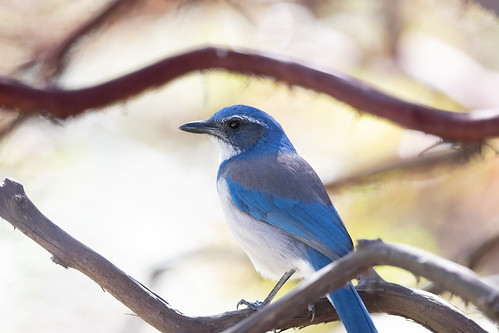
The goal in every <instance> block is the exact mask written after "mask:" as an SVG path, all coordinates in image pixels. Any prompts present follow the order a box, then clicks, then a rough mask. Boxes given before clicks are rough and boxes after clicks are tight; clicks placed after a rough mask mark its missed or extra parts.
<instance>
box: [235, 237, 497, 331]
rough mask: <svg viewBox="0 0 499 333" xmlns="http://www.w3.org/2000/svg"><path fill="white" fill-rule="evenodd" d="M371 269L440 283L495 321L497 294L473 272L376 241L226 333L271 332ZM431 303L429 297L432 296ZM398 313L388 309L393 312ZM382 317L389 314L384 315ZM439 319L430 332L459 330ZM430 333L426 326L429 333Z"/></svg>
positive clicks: (430, 255)
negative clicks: (381, 268) (383, 268)
mask: <svg viewBox="0 0 499 333" xmlns="http://www.w3.org/2000/svg"><path fill="white" fill-rule="evenodd" d="M375 265H389V266H395V267H400V268H403V269H405V270H408V271H410V272H412V273H414V274H416V275H421V276H424V277H426V278H428V279H430V280H433V281H436V282H438V283H441V284H442V285H444V286H445V288H446V289H447V290H448V291H450V292H451V293H453V294H456V295H459V296H461V297H462V298H463V299H465V300H467V301H469V302H471V303H473V304H475V305H476V306H477V307H478V309H480V310H481V311H482V312H483V313H484V314H485V315H487V316H488V317H489V318H490V319H491V320H494V321H496V322H498V321H499V290H498V289H495V288H493V287H491V286H488V285H486V284H485V283H483V282H481V281H480V279H479V278H478V277H477V276H476V274H475V273H474V272H472V271H471V270H469V269H467V268H465V267H463V266H460V265H458V264H456V263H453V262H451V261H448V260H445V259H443V258H440V257H437V256H435V255H433V254H430V253H427V252H424V251H422V250H418V249H414V248H410V247H407V246H403V245H393V244H385V243H383V242H381V241H380V240H378V241H363V242H360V243H359V246H358V248H357V250H356V251H355V252H352V253H349V254H347V255H346V256H344V257H342V258H341V259H339V260H336V261H334V262H333V263H331V264H329V265H328V266H326V267H325V268H323V269H322V270H320V271H319V272H317V273H316V274H314V275H313V276H312V277H310V278H308V279H307V280H305V281H303V282H302V283H300V284H299V285H298V286H297V287H296V288H295V289H293V290H292V291H290V292H289V293H288V294H286V295H285V296H283V297H282V298H281V299H279V300H277V301H276V302H274V303H272V304H269V305H267V306H266V307H265V308H264V309H262V310H261V311H258V312H256V313H255V314H253V315H251V316H250V317H248V318H246V319H245V320H243V321H241V322H240V323H238V324H237V325H235V326H234V327H231V328H230V329H228V330H227V331H226V333H235V332H238V333H239V332H265V331H268V330H271V329H273V328H275V327H276V326H278V325H279V319H280V318H285V317H286V316H289V315H292V314H294V313H295V312H296V310H297V309H300V308H301V307H305V306H307V304H311V303H313V301H314V299H316V298H317V297H320V296H321V295H325V294H327V293H328V292H330V291H332V290H334V289H337V288H340V287H341V286H343V285H344V283H345V281H348V280H350V279H354V278H355V277H356V276H358V275H360V274H362V273H363V272H364V271H365V270H366V269H368V268H369V267H372V266H375ZM345 277H346V279H345ZM381 286H383V284H381ZM402 288H403V287H402ZM423 295H424V296H423ZM430 295H431V294H430V293H427V294H421V295H420V296H421V297H432V296H430ZM367 299H368V298H366V301H367ZM432 299H435V298H433V297H432ZM375 304H376V303H374V304H369V305H367V304H366V306H367V307H368V309H370V310H371V306H373V305H375ZM373 310H374V309H373ZM385 310H387V309H385ZM398 310H400V308H399V309H398ZM398 310H397V309H394V311H398ZM421 310H422V309H421ZM373 312H374V311H373ZM387 312H388V313H389V311H387ZM393 314H396V313H393ZM435 314H436V313H433V314H432V315H429V314H428V313H425V314H424V315H422V316H421V317H419V318H414V320H415V321H417V322H418V323H421V324H422V322H421V321H418V319H422V320H423V321H424V320H428V321H430V320H431V318H430V317H431V316H433V315H435ZM445 316H446V317H441V315H438V316H437V317H436V318H437V319H436V322H437V323H439V324H440V325H441V326H440V329H438V330H436V331H437V332H443V331H445V332H447V331H448V332H459V331H461V329H462V327H461V329H456V327H452V328H450V326H449V325H452V323H451V321H452V320H451V321H449V322H447V319H450V318H448V317H449V313H447V312H445ZM473 324H474V323H473ZM423 325H424V324H423ZM474 325H476V324H474ZM428 326H430V325H428ZM428 326H427V327H428ZM446 327H447V328H446ZM434 328H435V327H431V329H432V330H433V329H434ZM468 330H471V328H467V329H465V330H464V331H468Z"/></svg>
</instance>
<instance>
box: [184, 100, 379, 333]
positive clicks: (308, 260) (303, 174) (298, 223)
mask: <svg viewBox="0 0 499 333" xmlns="http://www.w3.org/2000/svg"><path fill="white" fill-rule="evenodd" d="M180 129H181V130H183V131H187V132H191V133H205V134H209V135H210V136H211V137H212V138H213V139H214V141H215V142H216V143H217V144H218V146H219V148H220V151H221V160H222V162H221V164H220V167H219V169H218V176H217V187H218V193H219V196H220V200H221V202H222V206H223V211H224V214H225V217H226V219H227V221H228V223H229V226H230V228H231V230H232V232H233V234H234V237H235V238H236V240H237V241H238V242H239V244H240V246H241V247H242V248H243V250H244V251H245V252H246V254H247V255H248V257H249V258H250V260H251V262H252V263H253V265H254V266H255V268H256V270H257V271H258V272H260V274H261V275H262V276H263V277H266V278H272V279H279V278H280V277H281V276H283V277H282V278H281V281H284V282H285V280H287V278H289V277H290V276H291V275H293V273H294V274H295V277H297V278H300V277H306V276H309V275H310V274H312V273H313V272H314V271H317V270H319V269H321V268H323V267H324V266H326V265H327V264H329V263H330V262H332V261H333V260H335V259H337V258H339V257H341V256H344V255H345V254H347V253H348V252H350V251H352V250H353V244H352V240H351V238H350V236H349V234H348V232H347V230H346V228H345V225H344V224H343V222H342V220H341V218H340V216H339V215H338V212H337V211H336V209H335V208H334V206H333V204H332V203H331V200H330V199H329V196H328V194H327V192H326V190H325V188H324V185H323V184H322V182H321V180H320V179H319V177H318V176H317V174H316V173H315V171H314V170H313V169H312V167H311V166H310V165H309V164H308V163H307V162H306V161H305V160H304V159H303V158H302V157H301V156H300V155H298V153H297V152H296V150H295V148H294V147H293V145H292V144H291V142H290V141H289V139H288V137H287V136H286V134H285V133H284V131H283V129H282V127H281V125H280V124H279V123H278V122H277V121H275V120H274V118H272V117H271V116H270V115H268V114H267V113H265V112H263V111H261V110H259V109H256V108H253V107H250V106H246V105H234V106H229V107H226V108H224V109H221V110H220V111H218V112H216V113H215V114H214V115H213V116H211V117H210V118H209V119H207V120H205V121H199V122H191V123H187V124H184V125H182V126H180ZM284 282H283V283H284ZM327 297H328V299H329V300H330V301H331V303H332V304H333V305H334V307H335V309H336V311H337V312H338V314H339V316H340V319H341V321H342V322H343V325H344V326H345V328H346V329H347V331H348V332H349V333H354V332H361V333H363V332H377V331H376V328H375V326H374V323H373V321H372V319H371V316H370V315H369V312H368V311H367V309H366V307H365V305H364V303H363V302H362V300H361V298H360V297H359V295H358V293H357V291H356V290H355V288H354V286H353V285H352V284H351V283H348V284H347V285H346V286H345V287H342V288H340V289H337V290H335V291H333V292H331V293H330V294H328V295H327ZM242 302H243V303H245V304H248V302H245V301H242ZM250 305H251V304H250ZM254 305H258V304H254Z"/></svg>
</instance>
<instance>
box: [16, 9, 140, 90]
mask: <svg viewBox="0 0 499 333" xmlns="http://www.w3.org/2000/svg"><path fill="white" fill-rule="evenodd" d="M136 3H137V0H112V1H110V2H109V3H108V4H105V5H104V8H103V9H102V10H101V11H100V12H99V13H98V14H97V15H95V16H93V17H92V18H90V19H89V20H88V21H86V22H85V23H83V24H82V25H80V26H79V27H77V28H76V29H74V31H72V32H71V33H70V34H69V35H68V36H67V37H66V38H65V39H64V40H62V42H60V43H59V44H58V45H57V46H56V47H55V48H52V49H51V50H49V51H47V52H45V54H43V55H42V56H41V57H38V58H35V59H32V60H30V61H28V62H26V63H24V64H22V65H21V66H19V67H18V68H17V69H16V70H15V71H14V73H19V72H22V71H25V70H26V69H30V68H32V67H33V66H34V65H37V64H39V65H40V68H39V73H37V74H38V75H39V76H40V77H41V78H42V79H43V81H45V82H47V81H52V80H53V79H54V78H55V77H57V76H58V75H60V74H61V72H62V71H63V70H64V68H65V67H66V65H67V63H68V59H67V58H68V55H69V51H70V50H71V49H72V48H73V47H74V46H75V45H76V44H77V43H78V42H79V41H80V40H81V39H82V38H83V37H86V36H88V35H89V34H90V33H91V32H95V31H96V30H98V29H100V28H102V27H104V26H105V25H106V24H109V23H110V22H111V21H112V20H113V19H115V18H117V17H118V15H119V14H121V13H122V12H123V11H125V10H128V9H129V8H132V7H133V6H135V5H136Z"/></svg>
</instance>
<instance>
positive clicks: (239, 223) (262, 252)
mask: <svg viewBox="0 0 499 333" xmlns="http://www.w3.org/2000/svg"><path fill="white" fill-rule="evenodd" d="M217 185H218V194H219V196H220V200H221V202H222V208H223V211H224V214H225V218H226V219H227V222H228V224H229V227H230V229H231V230H232V233H233V234H234V237H235V238H236V240H237V241H238V242H239V245H240V246H241V247H242V249H243V250H244V251H245V252H246V254H247V255H248V257H249V258H250V260H251V262H252V263H253V265H254V266H255V269H256V270H257V271H258V272H260V274H262V276H263V277H267V278H272V279H279V278H280V277H281V276H282V275H283V274H284V273H285V272H287V271H289V270H291V269H292V268H294V269H295V270H296V273H295V274H294V275H293V277H294V278H300V277H304V276H308V275H309V274H311V273H312V272H313V271H314V269H313V268H312V266H311V265H310V264H309V263H308V261H307V258H308V255H307V252H306V246H305V244H303V243H302V242H300V241H297V240H295V239H293V238H292V237H290V236H289V235H288V234H286V233H285V232H284V231H282V230H280V229H278V228H275V227H273V226H271V225H269V224H267V223H265V222H262V221H258V220H256V219H254V218H253V217H252V216H251V215H249V214H246V213H243V212H241V211H240V210H239V209H238V208H237V207H236V206H235V205H234V203H233V202H232V199H231V198H230V194H229V190H228V186H227V182H226V181H225V179H223V178H221V179H220V180H219V182H218V184H217Z"/></svg>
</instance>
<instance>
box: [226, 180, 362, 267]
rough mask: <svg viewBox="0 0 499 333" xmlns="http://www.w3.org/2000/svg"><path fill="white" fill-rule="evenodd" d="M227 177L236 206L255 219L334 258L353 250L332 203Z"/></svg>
mask: <svg viewBox="0 0 499 333" xmlns="http://www.w3.org/2000/svg"><path fill="white" fill-rule="evenodd" d="M226 181H227V184H228V188H229V193H230V196H231V198H232V201H233V202H234V204H235V205H236V207H237V208H238V209H239V210H241V211H243V212H245V213H247V214H250V215H251V216H253V217H254V218H255V219H257V220H260V221H263V222H266V223H268V224H270V225H272V226H274V227H276V228H279V229H282V230H284V231H285V232H287V233H289V234H290V236H291V237H293V238H295V239H298V240H300V241H302V242H303V243H305V244H307V245H309V246H310V247H312V248H314V249H316V250H317V251H319V252H321V253H323V254H324V255H326V256H327V257H329V258H330V259H331V260H334V259H337V258H338V257H341V256H343V255H345V254H346V253H348V252H350V251H351V250H352V248H353V245H352V240H351V239H350V236H349V235H348V233H347V231H346V229H345V226H344V225H343V222H342V221H341V219H340V217H339V215H338V213H337V212H336V210H335V209H334V207H333V206H332V205H331V206H328V205H325V204H323V203H320V202H304V201H301V200H297V199H288V198H283V197H279V196H276V195H273V194H270V193H269V192H267V191H256V190H253V189H247V188H245V187H243V186H241V185H239V184H238V183H236V182H234V181H232V180H231V179H230V178H226Z"/></svg>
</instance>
